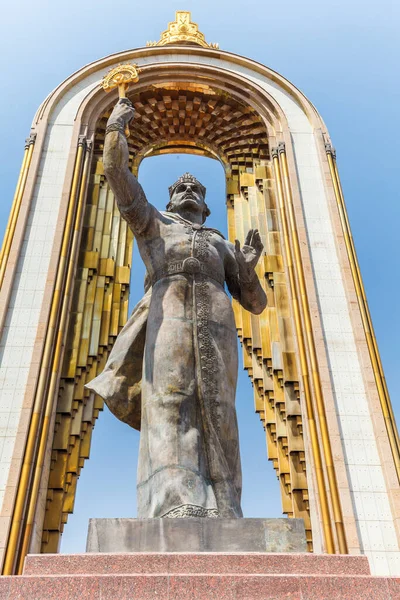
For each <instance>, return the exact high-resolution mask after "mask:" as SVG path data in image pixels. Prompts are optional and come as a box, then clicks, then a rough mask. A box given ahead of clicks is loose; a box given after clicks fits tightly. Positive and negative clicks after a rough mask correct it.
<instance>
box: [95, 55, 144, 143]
mask: <svg viewBox="0 0 400 600" xmlns="http://www.w3.org/2000/svg"><path fill="white" fill-rule="evenodd" d="M139 73H140V69H139V68H138V67H137V65H129V64H127V65H118V67H115V68H114V69H111V71H110V72H109V73H107V75H104V77H103V80H102V82H101V86H102V88H103V90H104V91H105V92H111V90H114V89H115V88H116V87H117V88H118V94H119V97H120V98H126V90H127V89H128V87H129V84H130V83H136V82H137V81H139ZM125 135H126V137H129V135H130V131H129V127H128V125H126V127H125Z"/></svg>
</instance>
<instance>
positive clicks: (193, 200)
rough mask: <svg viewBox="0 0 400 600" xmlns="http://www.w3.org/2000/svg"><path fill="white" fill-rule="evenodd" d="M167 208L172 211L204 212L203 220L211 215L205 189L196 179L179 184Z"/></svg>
mask: <svg viewBox="0 0 400 600" xmlns="http://www.w3.org/2000/svg"><path fill="white" fill-rule="evenodd" d="M167 209H168V210H169V211H171V212H179V211H180V210H185V211H189V212H190V211H193V212H200V213H202V214H203V221H205V219H206V217H207V216H208V215H209V210H208V207H207V204H206V203H205V199H204V193H203V190H202V188H201V186H200V185H199V184H198V183H196V182H195V181H185V182H182V183H180V184H179V185H177V187H176V188H175V190H174V193H173V194H172V196H171V199H170V201H169V204H168V207H167Z"/></svg>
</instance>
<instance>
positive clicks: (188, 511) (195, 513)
mask: <svg viewBox="0 0 400 600" xmlns="http://www.w3.org/2000/svg"><path fill="white" fill-rule="evenodd" d="M198 517H201V518H211V519H217V518H218V517H219V512H218V509H217V508H204V507H203V506H197V505H196V504H182V505H181V506H177V507H176V508H173V509H172V510H169V511H168V512H167V513H165V515H162V517H161V518H162V519H196V518H198Z"/></svg>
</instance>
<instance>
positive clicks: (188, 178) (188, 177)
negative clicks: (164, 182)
mask: <svg viewBox="0 0 400 600" xmlns="http://www.w3.org/2000/svg"><path fill="white" fill-rule="evenodd" d="M181 183H197V185H198V186H199V187H200V189H201V191H202V194H203V197H205V195H206V188H205V187H204V185H202V184H201V183H200V181H199V180H198V179H196V177H194V176H193V175H191V174H190V173H184V174H183V175H182V177H179V179H178V181H175V183H174V184H173V185H171V187H170V188H168V189H169V197H170V198H171V197H172V194H173V193H174V192H175V190H176V188H177V187H178V185H180V184H181Z"/></svg>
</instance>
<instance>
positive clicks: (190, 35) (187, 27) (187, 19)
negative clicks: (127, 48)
mask: <svg viewBox="0 0 400 600" xmlns="http://www.w3.org/2000/svg"><path fill="white" fill-rule="evenodd" d="M168 44H196V45H197V46H202V47H203V48H216V49H217V48H218V44H208V43H207V42H206V39H205V36H204V34H203V33H201V32H200V31H199V26H198V25H197V23H193V21H192V16H191V13H190V12H189V11H186V10H177V11H176V13H175V21H172V22H171V23H168V29H167V30H166V31H163V33H162V34H161V38H160V40H159V41H158V42H147V43H146V46H166V45H168Z"/></svg>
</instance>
